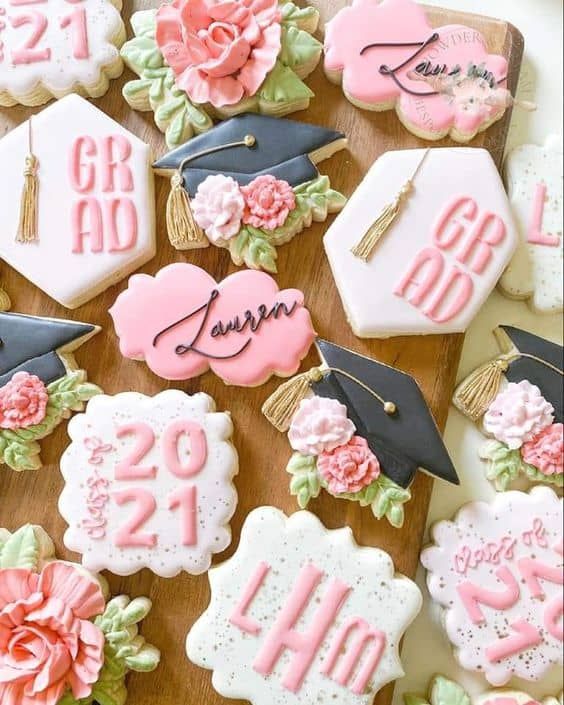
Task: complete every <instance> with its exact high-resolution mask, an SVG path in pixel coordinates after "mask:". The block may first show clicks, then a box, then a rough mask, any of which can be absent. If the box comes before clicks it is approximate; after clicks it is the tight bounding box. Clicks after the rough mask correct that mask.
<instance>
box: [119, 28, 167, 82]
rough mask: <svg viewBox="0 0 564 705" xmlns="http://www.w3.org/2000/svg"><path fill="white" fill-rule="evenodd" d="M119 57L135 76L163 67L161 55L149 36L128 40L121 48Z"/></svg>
mask: <svg viewBox="0 0 564 705" xmlns="http://www.w3.org/2000/svg"><path fill="white" fill-rule="evenodd" d="M120 53H121V56H122V59H123V60H124V61H125V63H126V64H127V66H129V68H130V69H131V70H132V71H135V73H137V74H142V73H143V71H144V70H145V69H158V68H161V66H164V59H163V55H162V54H161V50H160V49H159V47H158V45H157V43H156V41H155V40H154V39H151V37H149V36H138V37H135V38H134V39H130V40H129V41H128V42H126V43H125V44H124V45H123V46H122V48H121V52H120Z"/></svg>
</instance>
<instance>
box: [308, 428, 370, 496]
mask: <svg viewBox="0 0 564 705" xmlns="http://www.w3.org/2000/svg"><path fill="white" fill-rule="evenodd" d="M317 469H318V471H319V474H320V475H321V477H322V478H323V479H324V480H325V482H326V483H327V489H328V490H329V492H331V493H332V494H335V495H337V494H343V493H345V492H346V493H354V492H361V491H362V490H363V489H364V488H365V487H368V485H371V484H372V483H373V482H374V480H376V479H377V478H378V476H379V475H380V463H379V462H378V458H377V457H376V456H375V455H374V453H373V452H372V451H371V450H370V448H369V447H368V443H367V442H366V439H365V438H362V437H361V436H353V437H352V438H351V440H350V441H349V442H348V443H347V444H346V445H343V446H339V447H338V448H335V449H334V450H331V451H327V452H324V453H321V454H320V455H319V457H318V458H317Z"/></svg>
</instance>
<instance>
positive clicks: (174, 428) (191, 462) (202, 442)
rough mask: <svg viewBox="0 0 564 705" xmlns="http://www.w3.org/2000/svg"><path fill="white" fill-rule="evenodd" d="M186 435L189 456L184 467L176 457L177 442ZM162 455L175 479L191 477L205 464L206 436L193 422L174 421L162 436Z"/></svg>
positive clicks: (206, 453) (206, 452)
mask: <svg viewBox="0 0 564 705" xmlns="http://www.w3.org/2000/svg"><path fill="white" fill-rule="evenodd" d="M183 434H186V435H187V436H188V437H189V439H190V455H189V458H188V462H187V463H186V465H182V463H181V462H180V458H179V457H178V441H179V439H180V436H182V435H183ZM163 453H164V458H165V463H166V466H167V468H168V469H169V470H170V472H171V473H172V474H173V475H176V476H177V477H182V478H186V477H192V475H196V474H197V473H199V472H200V470H201V469H202V468H203V467H204V465H205V463H206V458H207V455H208V444H207V441H206V434H205V432H204V429H203V428H202V427H201V426H200V424H198V423H196V422H195V421H175V422H174V423H171V424H170V426H168V428H167V429H166V431H165V433H164V436H163Z"/></svg>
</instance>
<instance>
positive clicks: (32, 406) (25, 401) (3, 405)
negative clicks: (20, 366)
mask: <svg viewBox="0 0 564 705" xmlns="http://www.w3.org/2000/svg"><path fill="white" fill-rule="evenodd" d="M48 401H49V394H48V393H47V388H46V387H45V385H44V384H43V382H42V381H41V380H40V379H39V377H36V376H35V375H30V374H29V373H28V372H16V374H15V375H14V376H13V377H12V379H11V380H10V381H9V382H8V384H6V385H5V386H4V387H2V388H1V389H0V428H9V429H12V430H15V429H18V428H27V427H28V426H35V425H37V424H39V423H41V422H42V421H43V419H44V418H45V412H46V410H47V402H48Z"/></svg>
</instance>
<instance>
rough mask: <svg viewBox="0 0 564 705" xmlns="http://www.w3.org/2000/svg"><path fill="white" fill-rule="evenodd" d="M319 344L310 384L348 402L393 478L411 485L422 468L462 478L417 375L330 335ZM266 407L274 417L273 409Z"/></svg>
mask: <svg viewBox="0 0 564 705" xmlns="http://www.w3.org/2000/svg"><path fill="white" fill-rule="evenodd" d="M316 346H317V349H318V352H319V355H320V357H321V360H322V365H321V366H320V367H319V368H314V372H315V371H317V370H319V373H320V374H317V375H315V374H313V375H311V373H306V379H307V384H308V386H309V387H310V388H311V389H312V391H313V392H314V393H315V394H317V395H318V396H321V397H329V398H331V399H337V400H339V401H340V402H341V403H342V404H344V405H345V406H346V407H347V410H348V416H349V418H350V419H351V421H352V422H353V423H354V425H355V426H356V432H357V434H358V435H359V436H362V437H363V438H365V439H366V441H367V442H368V445H369V446H370V448H371V450H372V451H373V452H374V454H375V455H376V457H377V458H378V460H379V461H380V466H381V467H382V470H383V472H384V473H385V474H386V475H387V476H388V477H389V478H390V479H391V480H393V481H394V482H396V483H397V484H398V485H400V486H401V487H408V486H409V485H410V483H411V481H412V480H413V477H414V475H415V473H416V471H417V470H418V469H422V470H425V471H426V472H428V473H430V474H431V475H435V476H436V477H439V478H441V479H443V480H447V481H448V482H452V483H453V484H458V483H459V480H458V476H457V474H456V471H455V469H454V466H453V464H452V460H451V459H450V456H449V454H448V451H447V449H446V448H445V445H444V443H443V439H442V438H441V434H440V432H439V430H438V428H437V425H436V423H435V420H434V419H433V416H432V415H431V412H430V410H429V407H428V406H427V402H426V401H425V399H424V397H423V394H422V392H421V390H420V389H419V386H418V384H417V382H416V381H415V380H414V379H413V377H410V376H409V375H407V374H405V373H404V372H401V371H400V370H397V369H395V368H394V367H390V366H389V365H385V364H383V363H381V362H377V361H376V360H372V359H371V358H369V357H365V356H364V355H359V354H357V353H354V352H352V351H351V350H347V349H346V348H342V347H340V346H338V345H335V344H334V343H330V342H328V341H327V340H318V341H317V343H316ZM273 397H274V395H273ZM273 397H271V399H273ZM267 404H268V402H267ZM265 406H266V405H265ZM263 411H264V413H265V414H266V415H267V417H268V418H270V420H272V418H271V416H270V415H269V413H268V409H265V407H263ZM278 427H279V428H280V426H278Z"/></svg>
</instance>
